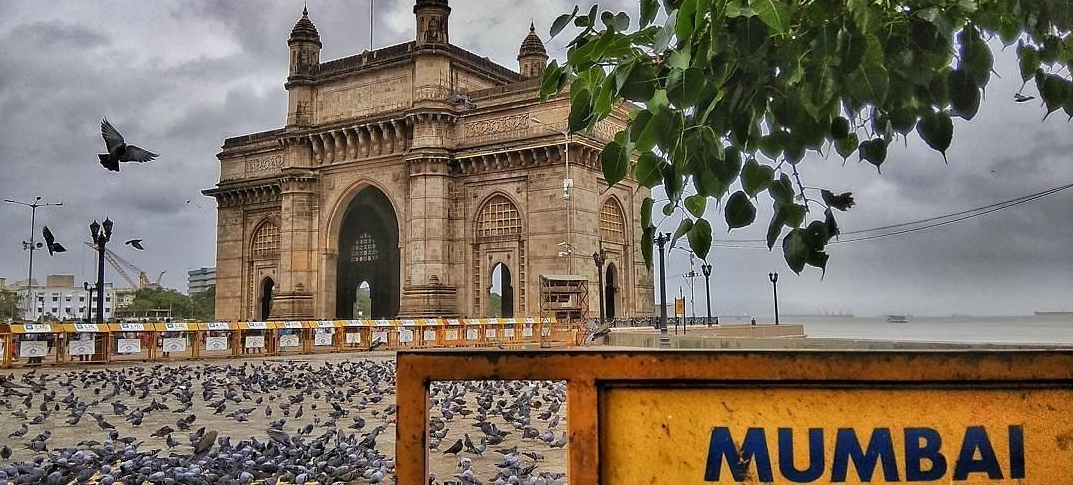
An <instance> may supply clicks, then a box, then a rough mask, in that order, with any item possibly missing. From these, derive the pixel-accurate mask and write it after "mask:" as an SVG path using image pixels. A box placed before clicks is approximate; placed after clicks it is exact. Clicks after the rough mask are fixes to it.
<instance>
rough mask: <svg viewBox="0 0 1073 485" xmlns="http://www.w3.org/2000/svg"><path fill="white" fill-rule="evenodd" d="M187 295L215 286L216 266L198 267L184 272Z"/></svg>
mask: <svg viewBox="0 0 1073 485" xmlns="http://www.w3.org/2000/svg"><path fill="white" fill-rule="evenodd" d="M186 278H187V290H186V293H187V294H188V295H195V294H197V293H203V292H206V291H209V288H210V287H213V286H216V268H215V267H212V268H198V269H194V270H190V271H187V272H186Z"/></svg>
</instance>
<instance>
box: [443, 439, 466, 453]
mask: <svg viewBox="0 0 1073 485" xmlns="http://www.w3.org/2000/svg"><path fill="white" fill-rule="evenodd" d="M462 446H463V445H462V440H458V441H455V444H453V445H451V447H450V448H447V450H446V451H444V452H443V454H445V455H446V454H448V453H450V454H452V455H455V456H458V452H460V451H462Z"/></svg>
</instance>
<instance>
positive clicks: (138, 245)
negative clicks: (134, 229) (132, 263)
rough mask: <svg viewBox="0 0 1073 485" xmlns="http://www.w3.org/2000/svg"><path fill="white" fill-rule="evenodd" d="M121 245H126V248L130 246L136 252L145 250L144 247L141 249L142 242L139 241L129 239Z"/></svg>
mask: <svg viewBox="0 0 1073 485" xmlns="http://www.w3.org/2000/svg"><path fill="white" fill-rule="evenodd" d="M123 244H126V245H128V246H130V247H132V248H134V249H137V250H138V251H142V250H144V249H145V248H144V247H142V240H141V239H131V240H129V241H127V242H125V243H123Z"/></svg>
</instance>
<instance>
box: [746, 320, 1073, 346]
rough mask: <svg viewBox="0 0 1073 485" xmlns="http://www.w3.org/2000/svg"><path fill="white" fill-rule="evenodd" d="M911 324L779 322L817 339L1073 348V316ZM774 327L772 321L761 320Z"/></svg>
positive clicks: (856, 321) (883, 321)
mask: <svg viewBox="0 0 1073 485" xmlns="http://www.w3.org/2000/svg"><path fill="white" fill-rule="evenodd" d="M908 319H909V321H908V322H907V323H889V322H887V317H886V315H883V316H876V317H848V316H797V315H794V316H785V317H780V318H779V322H780V323H784V324H789V323H794V324H802V325H804V326H805V334H806V335H808V336H809V337H814V338H839V339H843V338H844V339H867V340H897V341H910V342H962V343H966V342H967V343H998V344H1058V345H1073V315H1058V316H1005V317H999V316H994V317H979V316H964V315H955V316H947V317H918V316H913V315H909V316H908ZM757 323H761V324H770V323H772V319H770V318H769V319H760V318H758V319H757Z"/></svg>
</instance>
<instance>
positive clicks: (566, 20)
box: [549, 5, 578, 40]
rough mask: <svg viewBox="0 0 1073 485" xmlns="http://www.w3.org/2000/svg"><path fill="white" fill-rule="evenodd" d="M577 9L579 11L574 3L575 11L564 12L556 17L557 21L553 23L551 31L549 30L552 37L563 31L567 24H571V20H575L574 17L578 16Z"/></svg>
mask: <svg viewBox="0 0 1073 485" xmlns="http://www.w3.org/2000/svg"><path fill="white" fill-rule="evenodd" d="M577 11H578V6H577V5H574V11H573V12H571V13H568V14H567V13H564V14H562V15H560V16H558V17H556V19H555V21H554V22H552V23H551V31H550V32H549V33H550V34H551V37H552V38H554V37H555V36H556V35H559V32H562V31H563V29H564V28H566V26H567V25H569V24H570V21H571V20H574V17H576V16H577ZM549 40H550V39H549Z"/></svg>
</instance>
